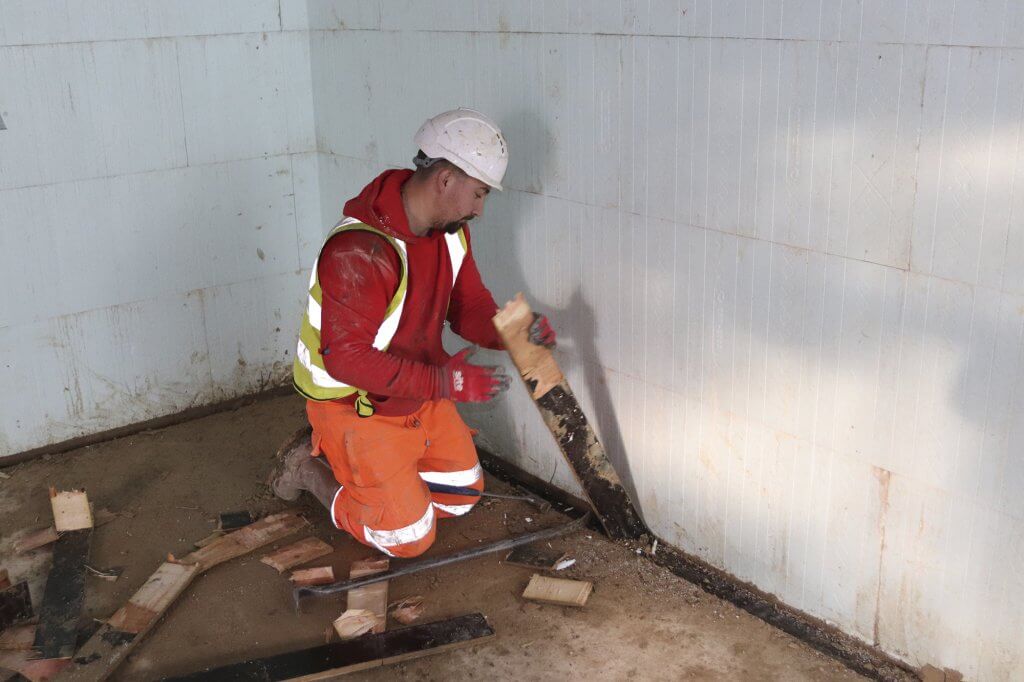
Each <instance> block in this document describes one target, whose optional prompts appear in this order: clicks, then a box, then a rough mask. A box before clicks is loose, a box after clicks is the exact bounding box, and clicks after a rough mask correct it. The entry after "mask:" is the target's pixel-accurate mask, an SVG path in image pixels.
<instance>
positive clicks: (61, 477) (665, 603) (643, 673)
mask: <svg viewBox="0 0 1024 682" xmlns="http://www.w3.org/2000/svg"><path fill="white" fill-rule="evenodd" d="M302 408H303V404H302V402H301V401H300V400H299V399H298V398H292V397H286V398H276V399H273V400H268V401H264V402H260V403H256V404H253V405H250V406H248V407H244V408H241V409H238V410H235V411H232V412H225V413H221V414H217V415H213V416H210V417H206V418H203V419H199V420H196V421H192V422H188V423H185V424H180V425H178V426H173V427H170V428H166V429H161V430H158V431H152V432H146V433H142V434H139V435H136V436H132V437H128V438H122V439H120V440H115V441H110V442H107V443H103V444H100V445H94V446H90V447H86V448H82V449H80V450H77V451H74V452H70V453H67V454H63V455H57V456H52V457H45V458H42V459H37V460H35V461H32V462H28V463H25V464H21V465H18V466H15V467H11V468H8V469H3V470H2V472H3V473H4V474H7V475H8V476H9V478H3V477H2V476H0V518H2V519H3V522H2V525H0V534H2V537H0V568H7V569H8V570H9V572H10V574H11V578H12V579H14V580H20V579H23V578H27V579H29V580H30V586H31V590H32V595H33V599H38V597H39V596H40V595H41V594H42V588H43V581H44V579H45V575H46V571H47V570H48V568H49V562H50V550H49V549H40V550H36V551H34V552H30V553H28V554H26V555H22V556H17V555H15V554H14V552H13V550H12V544H13V542H14V541H16V540H17V539H18V538H19V537H22V536H23V535H25V534H26V533H27V532H30V531H32V530H35V529H37V528H39V527H42V526H45V525H48V524H49V523H50V521H51V514H50V508H49V501H48V496H47V487H48V486H51V485H53V486H56V487H57V488H58V489H70V488H84V489H86V490H87V491H88V493H89V497H90V499H91V500H92V502H93V505H94V507H95V508H97V509H98V508H107V509H110V510H111V511H114V512H118V513H119V514H120V516H118V518H116V519H115V520H113V521H112V522H110V523H108V524H107V525H105V526H102V527H101V528H98V529H97V530H96V531H95V534H94V537H93V545H92V555H91V562H92V563H93V564H94V565H97V566H123V567H124V573H123V574H122V576H121V577H120V579H118V580H117V581H116V582H107V581H104V580H100V579H98V578H89V580H88V583H87V585H86V589H87V597H86V605H85V612H86V614H85V615H86V616H88V617H91V618H97V619H100V618H105V617H108V616H109V615H110V614H111V613H113V612H114V611H115V610H116V609H117V608H118V607H119V606H121V604H122V603H123V602H125V601H126V600H127V599H128V598H129V597H130V596H131V594H132V593H133V592H134V591H135V590H136V589H137V588H138V587H139V586H140V585H141V584H142V583H143V582H144V581H145V580H146V578H147V577H148V576H149V575H150V574H151V573H152V572H153V570H154V569H155V568H156V567H157V566H158V565H159V564H160V562H161V561H162V560H163V559H164V557H166V555H167V553H168V552H171V553H173V554H175V555H176V556H182V555H184V554H186V553H188V552H189V551H190V550H191V549H192V543H193V542H195V541H196V540H199V539H201V538H203V537H205V536H207V535H208V534H209V533H210V532H211V531H212V530H213V528H214V526H215V518H216V517H217V515H218V514H219V513H220V512H225V511H236V510H241V509H250V510H253V511H257V512H261V513H262V512H268V511H276V510H279V509H283V508H286V507H287V506H288V505H285V504H283V503H280V502H278V501H277V500H274V499H272V498H271V497H270V496H269V495H268V492H267V490H266V488H265V487H264V486H263V481H264V478H265V476H266V473H267V471H268V469H269V467H270V464H271V457H272V454H273V452H274V450H275V449H276V447H277V446H278V444H279V443H280V442H281V441H283V440H284V439H285V438H286V436H287V435H288V434H289V433H291V432H292V431H293V430H294V429H295V428H297V427H298V426H300V425H301V424H303V423H304V414H303V409H302ZM489 483H490V485H491V486H492V489H502V488H506V489H507V486H505V485H504V484H502V483H500V482H495V481H490V482H489ZM293 506H298V507H299V508H300V509H302V510H303V511H304V512H305V513H306V515H307V517H308V518H309V519H310V520H311V522H312V525H311V527H310V529H309V533H310V534H313V535H316V536H317V537H320V538H322V539H323V540H326V541H327V542H328V543H330V544H331V545H333V546H334V547H335V548H336V550H335V552H334V553H333V554H331V555H328V556H327V557H325V558H324V559H320V560H317V561H315V562H314V563H313V565H323V564H325V563H330V564H332V565H333V566H334V569H335V573H336V575H347V572H348V566H349V564H350V563H351V562H352V561H353V560H355V559H360V558H364V557H367V556H371V555H372V554H373V552H372V551H371V550H368V549H367V548H366V547H364V546H362V545H360V544H357V543H356V542H355V541H354V540H352V539H351V538H349V537H347V536H345V535H343V534H341V533H339V532H338V531H336V530H334V528H333V526H332V525H331V524H330V522H329V521H328V519H327V517H326V514H325V513H324V512H323V511H322V510H321V509H320V508H318V507H317V506H316V504H315V502H313V501H312V500H311V499H307V498H303V499H302V501H301V502H300V503H298V505H293ZM527 519H529V521H527ZM565 520H566V518H565V517H563V516H562V515H560V514H558V513H557V512H553V511H551V512H547V513H546V514H544V515H538V514H537V512H536V511H535V510H534V509H532V508H531V507H530V506H529V505H527V504H525V503H523V502H517V501H504V500H502V501H487V502H485V503H484V504H482V505H478V507H477V508H476V509H475V510H474V511H473V512H472V513H471V514H469V515H468V516H465V517H462V518H459V519H451V520H445V521H442V522H441V526H440V529H439V533H438V541H437V543H436V544H435V546H434V547H433V548H432V549H431V550H430V552H429V555H440V554H444V553H448V552H451V551H454V550H457V549H462V548H466V547H469V546H472V545H475V544H478V543H482V542H487V541H491V540H497V539H500V538H504V537H508V535H509V534H510V533H519V532H522V531H524V530H529V529H538V528H541V527H546V526H549V525H554V524H555V523H558V522H562V521H565ZM301 537H302V535H296V536H293V537H292V538H289V540H287V541H285V542H284V543H279V544H287V543H289V542H292V541H294V540H296V539H299V538H301ZM551 545H552V546H553V547H555V548H560V549H564V550H565V551H566V552H567V553H568V555H569V556H570V557H573V558H575V559H576V564H575V565H574V566H572V567H571V568H569V569H567V570H565V571H562V572H560V573H559V574H558V575H559V576H560V577H569V578H580V579H587V580H591V581H593V583H594V592H593V594H592V595H591V597H590V600H589V602H588V603H587V605H586V606H585V607H584V608H582V609H573V608H568V607H560V606H539V605H536V604H532V603H527V602H525V601H524V600H523V599H522V598H521V597H520V594H521V593H522V591H523V588H524V587H525V586H526V583H527V582H528V580H529V578H530V575H531V573H532V572H531V570H529V569H526V568H518V567H514V566H509V565H507V564H504V563H502V561H501V559H502V558H503V555H492V556H490V557H486V558H482V559H477V560H475V561H473V562H471V563H467V564H460V565H455V566H450V567H446V568H443V569H439V570H436V571H434V572H430V573H424V574H419V575H414V576H409V577H406V578H400V579H397V580H394V581H393V582H392V583H391V585H390V599H391V600H396V599H400V598H402V597H406V596H411V595H422V596H423V597H425V598H426V611H425V613H424V616H423V618H422V619H421V622H423V621H430V620H437V619H442V618H445V617H449V616H455V615H459V614H464V613H470V612H475V611H479V612H482V613H483V614H484V615H485V616H486V617H487V619H488V620H489V622H490V623H491V625H492V626H493V627H494V630H495V632H496V636H495V637H494V638H492V639H489V640H486V641H484V642H482V643H479V644H477V645H475V646H472V647H470V648H466V649H460V650H455V651H450V652H445V653H442V654H439V655H437V656H433V657H429V658H424V659H420V660H417V661H412V662H407V663H403V664H400V665H396V666H392V667H389V668H385V669H383V670H377V671H367V672H362V673H357V674H354V675H352V676H351V677H350V678H349V679H357V680H358V679H366V680H370V679H402V680H406V679H408V680H413V679H415V680H461V679H466V680H468V679H479V677H480V676H481V675H484V676H485V677H486V678H488V679H519V680H539V679H578V678H579V677H581V676H583V675H586V676H587V677H588V678H590V679H594V680H625V679H643V680H680V679H688V680H689V679H694V680H721V679H744V680H747V679H757V680H853V679H859V677H858V676H857V675H856V674H854V673H853V672H851V671H849V670H848V669H846V668H844V667H843V666H842V665H840V664H839V663H837V662H836V661H834V660H832V659H830V658H828V657H826V656H823V655H822V654H819V653H818V652H816V651H815V650H813V649H811V648H809V647H808V646H806V645H804V644H803V643H801V642H800V641H798V640H796V639H793V638H792V637H790V636H789V635H787V634H785V633H783V632H781V631H779V630H776V629H775V628H772V627H770V626H768V625H767V624H765V623H763V622H762V621H760V620H758V619H756V618H754V617H753V616H751V615H749V614H747V613H746V612H744V611H741V610H739V609H737V608H735V607H733V606H732V605H731V604H728V603H725V602H722V601H720V600H718V599H717V598H714V597H711V596H709V595H707V594H705V593H704V592H702V591H701V590H699V589H698V588H696V587H694V586H693V585H691V584H689V583H687V582H685V581H683V580H681V579H680V578H678V577H676V576H674V575H672V574H671V573H669V572H668V571H667V570H665V569H662V568H660V567H658V566H655V565H654V564H653V563H652V562H651V561H650V560H649V559H647V558H646V557H643V556H638V555H637V554H636V553H635V552H634V551H633V550H631V549H630V548H628V547H625V546H621V545H616V544H613V543H610V542H608V541H607V540H605V539H603V538H602V537H601V536H598V535H596V534H595V533H593V532H590V531H582V532H579V533H577V534H575V535H573V536H570V537H566V538H562V539H559V540H555V541H552V542H551ZM267 551H268V550H261V551H257V552H255V553H254V554H252V555H249V556H246V557H243V558H241V559H236V560H234V561H232V562H230V563H228V564H224V565H222V566H219V567H216V568H214V569H212V570H211V571H210V572H209V573H207V574H205V575H202V576H200V577H199V578H198V579H197V580H196V582H195V583H193V585H192V586H191V588H190V589H188V590H187V591H186V592H185V593H184V595H183V596H182V597H181V598H179V600H178V601H177V602H176V603H175V604H174V605H173V606H172V607H171V610H170V611H169V613H168V614H167V616H166V617H165V618H164V619H163V620H162V621H161V622H160V623H158V625H157V626H156V628H155V629H154V630H153V631H152V632H151V633H150V635H149V636H148V637H147V638H146V639H145V640H144V641H143V642H142V643H141V644H140V645H139V646H138V647H137V648H136V649H135V651H134V652H133V654H132V656H131V657H130V658H129V660H128V661H127V662H126V663H125V664H124V665H123V666H122V667H121V668H120V669H119V670H118V671H117V674H116V675H115V676H114V678H113V679H116V680H151V679H159V678H160V677H163V676H166V675H174V674H184V673H188V672H192V671H195V670H198V669H202V668H204V667H207V666H213V665H222V664H224V663H229V662H234V661H238V660H244V659H246V658H252V657H258V656H264V655H270V654H275V653H280V652H284V651H289V650H293V649H298V648H304V647H309V646H315V645H317V644H321V643H322V642H323V641H324V630H325V628H326V627H327V626H329V624H330V622H331V620H332V619H333V618H335V617H336V616H337V615H338V614H339V613H341V611H342V610H343V609H344V600H343V598H342V597H339V598H337V599H331V600H323V601H321V602H319V603H317V604H315V605H313V606H312V607H307V608H306V610H305V611H304V612H303V613H302V614H296V613H295V611H294V610H293V608H292V603H291V592H290V589H289V584H288V583H287V581H286V580H285V578H284V577H283V576H280V575H278V573H277V572H276V571H275V570H274V569H272V568H270V567H269V566H266V565H264V564H262V563H260V562H259V557H260V556H262V555H263V554H265V553H266V552H267Z"/></svg>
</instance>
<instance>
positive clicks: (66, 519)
mask: <svg viewBox="0 0 1024 682" xmlns="http://www.w3.org/2000/svg"><path fill="white" fill-rule="evenodd" d="M50 506H51V507H52V508H53V526H54V528H56V529H57V532H58V533H63V532H64V531H69V530H83V529H85V528H92V527H93V521H92V509H90V508H89V498H88V496H87V495H86V494H85V491H84V490H62V491H60V492H57V489H56V488H53V487H51V488H50Z"/></svg>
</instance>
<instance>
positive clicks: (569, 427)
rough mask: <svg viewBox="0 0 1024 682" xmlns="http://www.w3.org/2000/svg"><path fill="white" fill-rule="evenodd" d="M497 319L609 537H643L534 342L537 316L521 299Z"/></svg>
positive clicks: (553, 366) (598, 448)
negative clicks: (532, 326)
mask: <svg viewBox="0 0 1024 682" xmlns="http://www.w3.org/2000/svg"><path fill="white" fill-rule="evenodd" d="M493 320H494V326H495V328H496V329H497V330H498V335H499V336H501V340H502V342H503V343H504V344H505V348H506V349H508V353H509V356H511V358H512V362H514V363H515V365H516V367H517V368H518V369H519V373H520V375H521V376H522V378H523V381H524V382H525V383H526V387H527V388H528V389H529V391H530V395H531V397H532V398H533V401H534V403H535V404H536V405H537V409H538V410H540V414H541V417H542V418H543V419H544V423H545V424H546V425H547V427H548V430H549V431H551V435H553V436H554V437H555V442H556V443H558V448H559V449H560V450H561V451H562V455H563V456H564V457H565V459H566V461H567V462H568V463H569V468H570V469H572V471H573V474H574V475H575V476H576V479H577V480H578V481H579V483H580V487H581V488H582V489H583V492H584V493H585V494H586V496H587V499H588V500H589V502H590V504H591V506H592V507H593V509H594V514H595V515H596V516H597V518H598V520H600V522H601V525H602V526H603V527H604V529H605V532H606V533H607V534H608V536H609V537H611V538H613V539H624V538H637V537H640V535H641V534H642V533H644V532H645V531H646V530H647V527H646V525H645V524H644V522H643V520H642V519H641V518H640V514H639V513H638V512H637V510H636V507H635V506H634V505H633V502H632V500H631V499H630V498H629V494H628V493H627V492H626V489H625V488H624V487H623V485H622V480H621V479H620V478H619V475H618V473H617V472H616V471H615V467H614V466H612V463H611V461H610V460H609V459H608V455H607V453H606V452H605V450H604V447H603V446H602V445H601V442H600V441H599V440H598V439H597V435H596V434H595V433H594V429H593V428H592V427H591V426H590V423H589V422H588V421H587V417H586V415H584V414H583V410H582V409H581V408H580V405H579V402H578V401H577V400H576V396H575V395H573V392H572V389H571V388H569V383H568V382H567V381H566V380H565V377H564V376H563V375H562V372H561V370H560V369H558V364H557V363H556V362H555V358H554V356H553V355H552V354H551V351H550V350H549V349H547V348H544V347H543V346H538V345H535V344H533V343H531V342H530V339H529V327H530V324H531V323H532V322H533V311H532V310H531V309H530V306H529V304H527V302H526V299H525V298H523V295H522V294H517V295H516V297H515V299H513V300H512V301H510V302H509V303H508V304H507V305H506V306H505V307H504V308H502V309H501V310H500V311H498V314H497V315H495V316H494V318H493Z"/></svg>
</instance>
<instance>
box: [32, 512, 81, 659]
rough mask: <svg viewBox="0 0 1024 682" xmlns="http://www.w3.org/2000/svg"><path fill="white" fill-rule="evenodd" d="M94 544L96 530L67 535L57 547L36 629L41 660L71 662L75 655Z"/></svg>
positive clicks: (36, 645)
mask: <svg viewBox="0 0 1024 682" xmlns="http://www.w3.org/2000/svg"><path fill="white" fill-rule="evenodd" d="M89 521H90V523H91V522H92V519H91V517H90V519H89ZM91 541H92V528H91V527H87V528H84V529H82V530H71V531H65V532H64V533H63V534H62V535H61V536H60V537H59V538H58V539H57V542H56V543H54V546H53V567H52V568H51V569H50V573H49V574H48V575H47V576H46V588H45V589H44V590H43V599H42V601H41V603H40V605H39V625H38V627H37V628H36V640H35V648H36V649H37V650H38V651H39V656H40V657H41V658H70V657H71V655H72V654H74V653H75V643H76V642H77V641H78V619H79V618H80V617H81V614H82V605H83V604H84V603H85V562H86V561H88V559H89V545H90V543H91Z"/></svg>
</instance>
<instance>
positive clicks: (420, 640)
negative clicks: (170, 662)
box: [164, 613, 494, 682]
mask: <svg viewBox="0 0 1024 682" xmlns="http://www.w3.org/2000/svg"><path fill="white" fill-rule="evenodd" d="M493 636H494V629H493V628H492V627H491V626H490V624H489V623H488V622H487V619H486V618H484V617H483V615H481V614H479V613H469V614H466V615H464V616H458V617H456V618H451V619H449V620H442V621H436V622H433V623H421V624H419V625H411V626H409V627H407V628H400V629H398V630H392V631H391V632H383V633H380V634H369V633H365V634H364V635H363V636H362V637H360V639H359V641H357V642H349V641H342V642H334V643H333V644H323V645H320V646H317V647H313V648H311V649H303V650H301V651H289V652H286V653H283V654H277V655H276V656H269V657H267V658H258V659H250V660H247V661H242V662H240V663H234V664H231V665H226V666H222V667H220V668H213V669H207V670H203V671H201V672H196V673H192V674H190V675H186V676H183V677H170V678H164V679H165V680H167V682H184V681H185V680H188V681H189V682H204V681H209V682H219V681H220V680H241V679H251V678H255V677H258V678H260V679H265V678H267V675H268V671H274V672H275V675H274V679H318V680H320V679H328V678H330V679H334V678H335V677H337V676H340V675H344V674H346V673H352V672H356V671H359V670H367V669H370V668H379V667H381V666H385V665H393V664H395V663H401V662H404V661H409V660H412V659H416V658H422V657H424V656H430V655H432V654H437V653H441V652H445V651H450V650H452V649H455V648H458V647H462V646H467V645H470V644H474V643H475V642H478V641H480V640H482V639H485V638H488V637H493ZM341 661H344V663H342V664H341V665H339V662H341Z"/></svg>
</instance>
